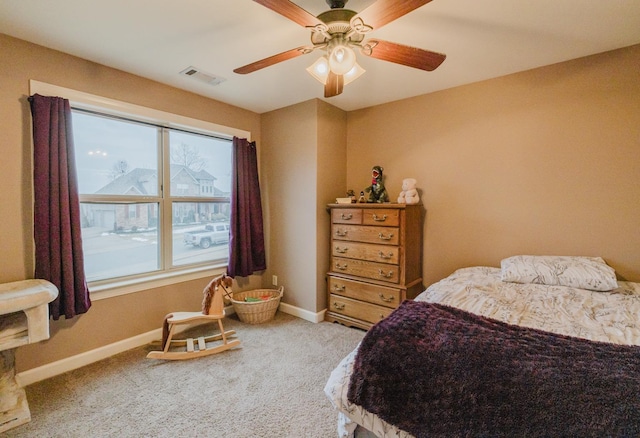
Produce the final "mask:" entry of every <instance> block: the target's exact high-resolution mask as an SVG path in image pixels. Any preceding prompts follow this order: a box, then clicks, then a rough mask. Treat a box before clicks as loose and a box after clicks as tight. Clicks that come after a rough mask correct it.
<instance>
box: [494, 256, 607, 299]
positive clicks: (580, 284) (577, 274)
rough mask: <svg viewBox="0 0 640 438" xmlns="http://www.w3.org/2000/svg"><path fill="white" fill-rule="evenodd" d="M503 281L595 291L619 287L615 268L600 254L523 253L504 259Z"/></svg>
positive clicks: (501, 264)
mask: <svg viewBox="0 0 640 438" xmlns="http://www.w3.org/2000/svg"><path fill="white" fill-rule="evenodd" d="M500 267H501V268H502V281H506V282H512V283H535V284H545V285H548V286H569V287H576V288H580V289H589V290H595V291H601V292H604V291H609V290H612V289H615V288H617V287H618V282H617V280H616V272H615V270H614V269H613V268H612V267H610V266H609V265H607V264H606V263H605V261H604V260H603V259H602V258H600V257H573V256H531V255H519V256H513V257H509V258H506V259H503V260H502V261H501V262H500Z"/></svg>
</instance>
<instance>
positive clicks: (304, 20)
mask: <svg viewBox="0 0 640 438" xmlns="http://www.w3.org/2000/svg"><path fill="white" fill-rule="evenodd" d="M253 1H254V2H256V3H259V4H261V5H262V6H264V7H266V8H269V9H271V10H272V11H274V12H277V13H278V14H280V15H282V16H283V17H286V18H288V19H289V20H291V21H293V22H295V23H298V24H299V25H300V26H305V27H307V26H309V27H315V26H317V25H323V24H324V23H323V22H322V21H320V20H318V19H317V18H316V17H314V16H313V15H311V14H310V13H309V12H307V11H305V10H304V9H302V8H301V7H300V6H298V5H296V4H295V3H292V2H290V1H289V0H253Z"/></svg>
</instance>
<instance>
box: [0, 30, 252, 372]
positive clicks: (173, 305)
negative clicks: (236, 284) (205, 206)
mask: <svg viewBox="0 0 640 438" xmlns="http://www.w3.org/2000/svg"><path fill="white" fill-rule="evenodd" d="M0 53H2V62H1V63H0V111H1V114H2V117H0V132H1V133H2V135H0V151H1V152H2V160H0V174H2V181H3V184H2V187H1V188H0V210H1V211H2V213H3V218H2V221H3V226H2V227H0V242H2V245H3V248H4V249H3V251H0V282H9V281H16V280H22V279H25V278H32V277H33V270H34V264H33V240H32V233H33V222H32V216H33V210H32V202H33V201H32V197H31V192H32V184H31V176H32V170H31V132H30V130H31V115H30V112H29V106H28V102H27V100H26V99H27V97H28V96H29V94H30V93H29V80H30V79H35V80H38V81H41V82H46V83H50V84H54V85H58V86H62V87H66V88H71V89H74V90H79V91H83V92H86V93H91V94H96V95H99V96H104V97H108V98H111V99H116V100H120V101H124V102H129V103H133V104H136V105H142V106H146V107H149V108H153V109H156V110H161V111H167V112H171V113H174V114H179V115H183V116H187V117H192V118H196V119H200V120H204V121H208V122H211V123H216V124H219V125H224V126H229V127H233V128H237V129H241V130H245V131H250V132H251V133H252V138H253V139H255V140H257V141H258V144H259V143H260V116H259V115H258V114H255V113H252V112H250V111H246V110H243V109H240V108H236V107H233V106H230V105H226V104H223V103H220V102H216V101H214V100H211V99H206V98H204V97H201V96H197V95H195V94H192V93H188V92H185V91H181V90H177V89H175V88H171V87H168V86H165V85H162V84H159V83H157V82H153V81H149V80H146V79H143V78H140V77H137V76H134V75H130V74H127V73H124V72H121V71H118V70H114V69H111V68H107V67H104V66H101V65H98V64H95V63H92V62H88V61H85V60H82V59H79V58H75V57H72V56H69V55H66V54H63V53H60V52H56V51H53V50H48V49H45V48H43V47H41V46H36V45H33V44H30V43H27V42H24V41H21V40H17V39H14V38H10V37H7V36H5V35H1V34H0ZM254 277H255V276H253V277H252V278H251V279H250V280H247V281H245V282H244V286H245V287H248V286H250V285H253V286H258V285H260V284H261V282H262V281H261V278H259V277H257V278H254ZM206 281H207V279H200V280H193V281H189V282H183V283H180V284H176V285H173V286H166V287H161V288H157V289H152V290H149V291H146V292H140V293H136V294H130V295H124V296H120V297H116V298H109V299H105V300H100V301H95V302H94V304H93V307H92V308H91V309H90V311H89V312H88V313H87V314H85V315H82V316H80V317H78V318H73V319H71V320H69V321H66V320H64V319H61V320H60V321H52V322H51V338H50V339H49V340H48V341H45V342H42V343H39V344H36V345H28V346H25V347H21V348H20V349H18V353H17V359H16V362H17V371H18V372H20V371H23V370H26V369H31V368H34V367H37V366H40V365H43V364H46V363H49V362H53V361H56V360H59V359H63V358H66V357H68V356H72V355H75V354H79V353H81V352H85V351H89V350H92V349H95V348H98V347H102V346H104V345H108V344H110V343H113V342H116V341H119V340H122V339H126V338H130V337H132V336H135V335H139V334H142V333H145V332H148V331H151V330H154V329H157V328H159V327H160V326H161V323H162V320H163V318H164V315H166V314H167V313H169V312H171V311H176V310H189V309H198V308H200V304H201V302H202V289H203V288H204V286H205V284H206Z"/></svg>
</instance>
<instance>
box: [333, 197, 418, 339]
mask: <svg viewBox="0 0 640 438" xmlns="http://www.w3.org/2000/svg"><path fill="white" fill-rule="evenodd" d="M328 209H329V211H330V214H331V265H330V271H329V273H328V278H327V293H328V309H327V313H326V316H325V319H326V320H327V321H335V322H339V323H342V324H345V325H349V326H354V327H360V328H363V329H369V328H370V327H371V326H372V325H373V324H374V323H376V322H378V321H380V320H381V319H383V318H385V317H386V316H388V315H389V314H390V313H391V312H392V311H393V309H395V308H396V307H398V305H399V304H400V303H401V302H402V301H403V300H406V299H413V298H415V297H416V295H418V294H419V293H420V292H422V291H423V290H424V289H423V285H422V222H423V220H422V212H423V207H422V205H406V204H329V206H328Z"/></svg>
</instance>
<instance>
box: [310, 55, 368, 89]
mask: <svg viewBox="0 0 640 438" xmlns="http://www.w3.org/2000/svg"><path fill="white" fill-rule="evenodd" d="M307 71H308V72H309V74H310V75H311V76H313V77H314V78H315V79H316V80H317V81H318V82H320V83H321V84H322V85H326V83H327V78H328V77H329V60H328V59H327V57H326V56H321V57H320V58H318V59H316V61H315V62H314V63H313V64H311V65H310V66H309V67H307ZM365 72H366V70H365V69H364V68H362V66H360V64H358V63H357V62H356V63H355V64H354V66H353V67H352V68H351V70H349V71H348V72H347V73H345V74H344V75H343V78H344V85H347V84H349V83H351V82H353V81H355V80H356V79H358V78H359V77H360V76H362V75H363V74H364V73H365Z"/></svg>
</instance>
